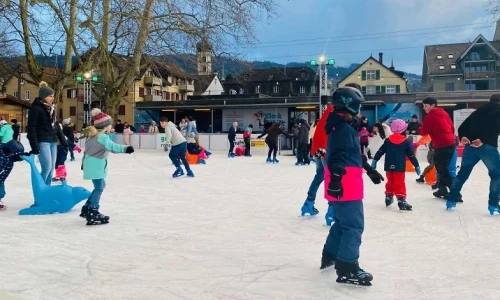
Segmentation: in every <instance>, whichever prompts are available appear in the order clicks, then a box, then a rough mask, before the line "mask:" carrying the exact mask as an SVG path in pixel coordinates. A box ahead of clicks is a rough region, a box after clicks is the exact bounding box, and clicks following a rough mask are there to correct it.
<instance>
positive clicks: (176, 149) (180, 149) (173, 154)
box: [168, 142, 190, 171]
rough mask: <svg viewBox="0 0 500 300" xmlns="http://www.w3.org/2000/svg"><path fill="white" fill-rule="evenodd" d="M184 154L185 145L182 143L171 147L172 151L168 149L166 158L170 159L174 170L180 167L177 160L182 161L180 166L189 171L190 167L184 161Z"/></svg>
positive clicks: (185, 150)
mask: <svg viewBox="0 0 500 300" xmlns="http://www.w3.org/2000/svg"><path fill="white" fill-rule="evenodd" d="M186 152H187V143H186V142H183V143H181V144H179V145H175V146H172V149H170V153H169V154H168V157H170V160H171V161H172V163H173V164H174V166H175V167H176V168H180V167H181V164H180V162H179V160H180V161H182V164H183V165H184V167H185V168H186V171H187V170H190V167H189V164H188V161H187V159H186Z"/></svg>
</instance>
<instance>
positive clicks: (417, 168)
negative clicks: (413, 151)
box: [415, 167, 422, 176]
mask: <svg viewBox="0 0 500 300" xmlns="http://www.w3.org/2000/svg"><path fill="white" fill-rule="evenodd" d="M415 172H416V173H417V175H418V176H420V174H422V171H421V170H420V167H415Z"/></svg>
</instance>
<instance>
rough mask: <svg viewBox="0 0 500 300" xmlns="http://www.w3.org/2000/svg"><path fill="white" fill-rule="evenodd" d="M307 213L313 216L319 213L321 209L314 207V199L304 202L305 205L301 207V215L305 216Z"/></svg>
mask: <svg viewBox="0 0 500 300" xmlns="http://www.w3.org/2000/svg"><path fill="white" fill-rule="evenodd" d="M306 214H309V215H311V216H315V215H317V214H319V211H318V210H317V209H316V208H315V207H314V202H313V201H307V200H306V202H304V205H302V208H301V216H302V217H303V216H305V215H306Z"/></svg>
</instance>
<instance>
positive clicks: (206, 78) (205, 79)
mask: <svg viewBox="0 0 500 300" xmlns="http://www.w3.org/2000/svg"><path fill="white" fill-rule="evenodd" d="M215 76H217V74H210V75H196V76H195V78H194V94H195V95H201V94H203V93H204V92H205V91H206V90H207V89H208V87H209V86H210V83H212V81H213V80H214V78H215Z"/></svg>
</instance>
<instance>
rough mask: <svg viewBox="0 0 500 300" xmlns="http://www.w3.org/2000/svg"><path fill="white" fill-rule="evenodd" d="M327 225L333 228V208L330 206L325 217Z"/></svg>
mask: <svg viewBox="0 0 500 300" xmlns="http://www.w3.org/2000/svg"><path fill="white" fill-rule="evenodd" d="M325 220H326V225H328V226H332V223H333V206H331V205H328V211H327V212H326V215H325Z"/></svg>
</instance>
